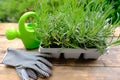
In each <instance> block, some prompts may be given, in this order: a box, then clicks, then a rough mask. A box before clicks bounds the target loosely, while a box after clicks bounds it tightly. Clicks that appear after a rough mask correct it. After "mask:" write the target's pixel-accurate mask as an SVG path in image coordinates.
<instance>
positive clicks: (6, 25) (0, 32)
mask: <svg viewBox="0 0 120 80" xmlns="http://www.w3.org/2000/svg"><path fill="white" fill-rule="evenodd" d="M10 27H14V28H16V29H17V28H18V24H17V23H0V35H5V31H6V30H7V29H8V28H10Z"/></svg>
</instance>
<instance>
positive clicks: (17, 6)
mask: <svg viewBox="0 0 120 80" xmlns="http://www.w3.org/2000/svg"><path fill="white" fill-rule="evenodd" d="M34 1H35V0H0V22H18V20H19V18H20V16H21V15H22V14H23V13H24V12H27V11H31V10H33V7H34Z"/></svg>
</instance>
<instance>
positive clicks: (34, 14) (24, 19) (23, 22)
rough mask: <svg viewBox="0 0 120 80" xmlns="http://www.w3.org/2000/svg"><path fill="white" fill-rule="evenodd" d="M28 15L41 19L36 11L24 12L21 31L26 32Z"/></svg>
mask: <svg viewBox="0 0 120 80" xmlns="http://www.w3.org/2000/svg"><path fill="white" fill-rule="evenodd" d="M28 17H34V18H35V19H36V21H37V22H38V21H39V18H38V16H37V14H36V13H35V12H27V13H25V14H23V15H22V16H21V17H20V20H19V31H20V33H22V32H26V28H25V21H26V20H27V18H28Z"/></svg>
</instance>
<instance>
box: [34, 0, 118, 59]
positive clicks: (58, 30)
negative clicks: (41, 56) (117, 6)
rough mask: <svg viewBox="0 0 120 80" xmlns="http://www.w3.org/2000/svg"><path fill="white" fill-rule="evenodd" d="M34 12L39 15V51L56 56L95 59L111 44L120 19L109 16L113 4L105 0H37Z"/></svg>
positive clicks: (37, 29) (37, 32)
mask: <svg viewBox="0 0 120 80" xmlns="http://www.w3.org/2000/svg"><path fill="white" fill-rule="evenodd" d="M35 12H36V14H37V15H39V23H38V26H37V27H35V32H36V37H37V39H38V40H40V41H41V43H40V48H39V49H40V52H41V53H51V54H52V56H53V57H56V58H58V57H59V56H60V54H64V57H65V58H78V57H79V56H80V55H81V54H83V55H84V58H85V59H97V58H98V57H99V56H100V55H102V54H103V53H104V52H106V50H107V48H108V47H109V46H111V45H115V44H118V43H119V42H120V41H119V40H116V41H114V42H113V40H112V39H111V41H110V42H107V39H108V38H109V37H110V36H111V35H112V36H113V37H114V34H113V33H114V30H115V28H116V27H117V26H118V25H119V22H118V21H117V20H116V22H114V23H112V18H108V16H109V14H110V13H111V12H112V5H111V4H106V1H105V0H40V1H39V0H38V1H36V4H35Z"/></svg>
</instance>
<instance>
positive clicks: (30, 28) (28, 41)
mask: <svg viewBox="0 0 120 80" xmlns="http://www.w3.org/2000/svg"><path fill="white" fill-rule="evenodd" d="M28 17H33V18H35V19H36V21H38V20H39V19H38V16H37V15H36V13H35V12H27V13H25V14H23V16H21V18H20V20H19V24H18V26H19V27H18V30H16V29H15V28H9V29H7V30H6V37H7V39H8V40H12V39H15V38H19V39H21V40H22V42H23V44H24V46H25V47H26V48H27V49H34V48H38V47H39V44H40V41H39V40H37V39H36V37H35V31H34V28H35V27H36V26H37V23H28V24H26V23H25V22H26V20H27V18H28Z"/></svg>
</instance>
